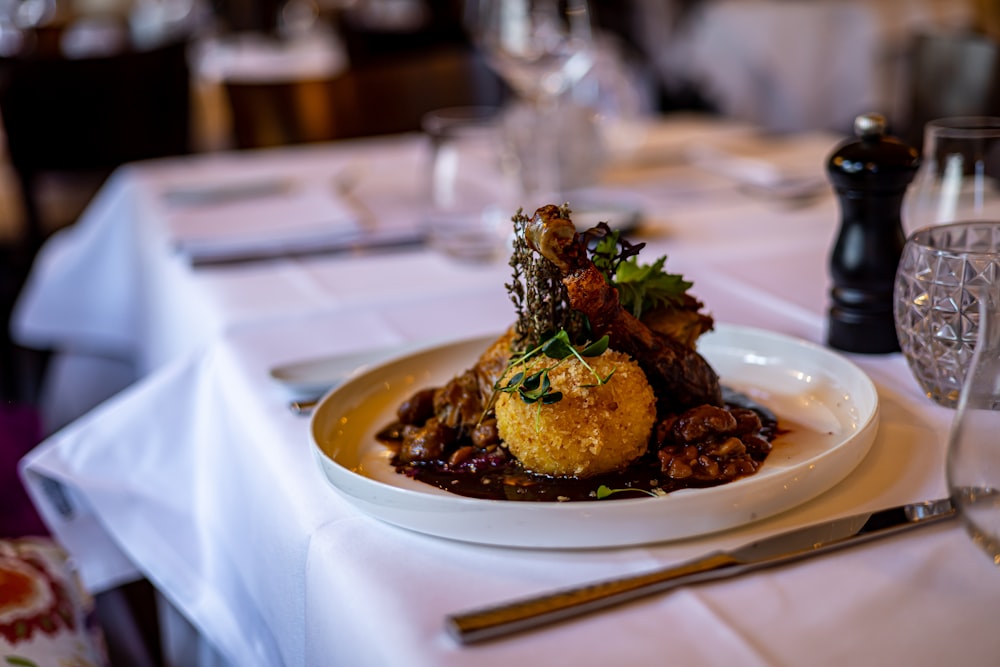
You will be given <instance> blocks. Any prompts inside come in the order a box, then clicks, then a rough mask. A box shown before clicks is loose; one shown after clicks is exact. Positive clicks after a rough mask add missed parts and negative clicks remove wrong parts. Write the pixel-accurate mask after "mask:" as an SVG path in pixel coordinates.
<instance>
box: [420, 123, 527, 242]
mask: <svg viewBox="0 0 1000 667" xmlns="http://www.w3.org/2000/svg"><path fill="white" fill-rule="evenodd" d="M498 120H499V117H498V111H497V109H494V108H491V107H451V108H445V109H438V110H435V111H431V112H428V113H427V114H426V115H425V116H424V117H423V129H424V132H425V133H426V135H427V137H428V139H429V145H430V158H429V165H428V171H427V173H428V181H427V207H426V210H425V213H424V221H425V224H426V228H427V234H428V239H429V242H430V244H431V246H432V247H434V248H436V249H438V250H440V251H442V252H443V253H445V254H446V255H448V256H450V257H454V258H457V259H463V260H472V261H479V260H485V259H491V258H494V257H496V256H498V255H499V254H500V253H501V251H502V249H503V247H504V243H505V240H506V238H507V236H508V235H509V232H510V218H511V216H512V215H513V214H514V212H515V210H516V208H511V207H512V206H513V204H512V197H511V195H510V190H511V188H510V186H509V179H508V178H507V174H506V172H505V171H504V169H503V166H502V156H501V152H502V151H501V143H500V136H499V126H498Z"/></svg>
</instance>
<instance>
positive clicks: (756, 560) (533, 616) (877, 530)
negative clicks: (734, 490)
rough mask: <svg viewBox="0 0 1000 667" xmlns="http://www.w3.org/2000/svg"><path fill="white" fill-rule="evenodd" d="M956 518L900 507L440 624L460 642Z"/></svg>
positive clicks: (938, 504)
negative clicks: (444, 624) (443, 624)
mask: <svg viewBox="0 0 1000 667" xmlns="http://www.w3.org/2000/svg"><path fill="white" fill-rule="evenodd" d="M954 516H955V509H954V507H953V506H952V504H951V501H950V500H949V499H940V500H931V501H926V502H920V503H912V504H908V505H901V506H898V507H892V508H888V509H883V510H879V511H876V512H866V513H863V514H856V515H853V516H848V517H844V518H841V519H834V520H833V521H827V522H823V523H818V524H814V525H810V526H806V527H804V528H798V529H796V530H791V531H788V532H785V533H781V534H778V535H775V536H772V537H766V538H764V539H761V540H756V541H754V542H750V543H749V544H746V545H743V546H741V547H738V548H736V549H732V550H730V551H716V552H712V553H709V554H708V555H706V556H702V557H701V558H697V559H695V560H691V561H687V562H684V563H681V564H679V565H674V566H671V567H667V568H662V569H659V570H654V571H652V572H647V573H643V574H636V575H631V576H627V577H623V578H620V579H611V580H607V581H603V582H597V583H592V584H587V585H583V586H579V587H575V588H567V589H563V590H560V591H556V592H554V593H548V594H543V595H540V596H537V597H529V598H524V599H521V600H515V601H513V602H509V603H504V604H500V605H496V606H491V607H487V608H484V609H478V610H473V611H468V612H462V613H458V614H454V615H451V616H448V617H447V619H446V628H447V630H448V632H449V634H451V635H452V636H453V637H454V638H455V639H457V640H458V641H459V642H460V643H462V644H473V643H476V642H479V641H483V640H487V639H495V638H498V637H502V636H505V635H509V634H513V633H515V632H520V631H523V630H529V629H534V628H538V627H541V626H543V625H547V624H549V623H554V622H556V621H562V620H566V619H569V618H573V617H576V616H582V615H583V614H587V613H590V612H593V611H598V610H600V609H605V608H607V607H611V606H614V605H618V604H621V603H624V602H629V601H631V600H636V599H639V598H641V597H645V596H648V595H651V594H653V593H659V592H663V591H668V590H671V589H673V588H678V587H680V586H685V585H691V584H700V583H704V582H708V581H717V580H720V579H726V578H729V577H734V576H736V575H739V574H744V573H747V572H754V571H757V570H762V569H765V568H770V567H776V566H778V565H784V564H787V563H792V562H795V561H798V560H802V559H804V558H808V557H810V556H817V555H820V554H824V553H829V552H831V551H835V550H837V549H842V548H844V547H848V546H852V545H855V544H863V543H866V542H870V541H872V540H875V539H879V538H882V537H887V536H889V535H895V534H897V533H901V532H904V531H907V530H909V529H911V528H917V527H919V526H927V525H931V524H933V523H937V522H939V521H943V520H946V519H950V518H952V517H954Z"/></svg>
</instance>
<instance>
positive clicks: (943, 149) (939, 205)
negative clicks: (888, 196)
mask: <svg viewBox="0 0 1000 667" xmlns="http://www.w3.org/2000/svg"><path fill="white" fill-rule="evenodd" d="M903 220H904V223H905V225H906V227H907V230H908V231H911V232H912V231H916V230H917V229H921V228H923V227H927V226H930V225H938V224H945V223H951V222H981V221H992V220H1000V118H993V117H988V116H969V117H958V118H942V119H939V120H934V121H931V122H930V123H928V124H927V126H926V127H925V129H924V146H923V152H922V156H921V165H920V169H919V170H918V171H917V176H916V178H915V179H914V181H913V185H912V186H911V188H910V191H909V192H908V193H907V197H906V201H905V203H904V208H903Z"/></svg>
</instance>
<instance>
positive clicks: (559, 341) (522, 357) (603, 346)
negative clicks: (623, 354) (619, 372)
mask: <svg viewBox="0 0 1000 667" xmlns="http://www.w3.org/2000/svg"><path fill="white" fill-rule="evenodd" d="M609 340H610V339H609V338H608V337H607V336H604V337H602V338H600V339H598V340H596V341H594V342H592V343H589V344H587V345H584V346H583V347H582V348H581V349H577V347H576V346H574V345H573V343H572V342H571V341H570V339H569V334H568V333H566V330H565V329H560V330H559V332H558V333H557V334H555V335H554V336H551V337H550V338H548V339H547V340H544V341H542V342H541V343H540V344H539V345H537V346H535V347H533V348H532V349H530V350H528V351H527V352H522V353H519V354H515V355H514V357H512V358H511V360H510V362H509V363H508V364H507V368H505V369H504V372H503V373H501V374H500V379H498V380H497V381H496V383H495V384H494V385H493V394H492V395H491V396H490V400H489V401H488V402H487V404H486V408H485V410H484V411H483V416H485V415H486V413H487V412H489V411H490V410H491V409H492V408H493V405H494V404H495V403H496V398H497V396H498V395H499V394H500V393H501V392H503V393H507V394H514V393H516V394H518V396H520V398H521V400H522V401H524V402H525V403H528V404H532V403H537V404H538V405H539V407H541V406H542V405H551V404H552V403H558V402H559V401H561V400H562V397H563V395H562V392H560V391H555V390H554V389H553V388H552V382H551V381H550V380H549V372H550V371H552V370H554V369H555V368H557V367H558V366H559V365H560V364H562V363H563V362H564V361H566V360H567V359H569V358H570V357H576V358H577V359H579V360H580V363H582V364H583V365H584V367H586V369H587V370H589V371H590V372H591V374H592V375H593V376H594V382H593V383H592V384H585V385H582V386H584V387H597V386H600V385H603V384H605V383H607V381H608V380H610V379H611V376H612V375H614V373H615V369H611V372H610V373H608V374H607V375H606V376H604V377H601V374H600V373H598V372H597V371H596V370H595V369H594V367H593V366H591V365H590V364H589V363H587V360H586V357H599V356H601V355H602V354H604V351H605V350H607V349H608V343H609ZM539 354H543V355H545V356H546V357H548V358H550V359H553V360H554V361H555V363H554V364H551V365H548V366H545V367H544V368H541V369H539V370H537V371H535V372H533V373H531V374H530V375H526V374H525V373H526V366H527V363H528V362H529V361H530V360H531V359H533V358H534V357H536V356H538V355H539ZM517 366H522V367H523V368H522V370H520V371H518V372H517V373H514V375H512V376H511V377H510V379H509V380H507V384H505V385H501V384H500V382H501V380H502V379H503V377H504V376H506V375H507V372H508V371H510V370H511V369H512V368H515V367H517Z"/></svg>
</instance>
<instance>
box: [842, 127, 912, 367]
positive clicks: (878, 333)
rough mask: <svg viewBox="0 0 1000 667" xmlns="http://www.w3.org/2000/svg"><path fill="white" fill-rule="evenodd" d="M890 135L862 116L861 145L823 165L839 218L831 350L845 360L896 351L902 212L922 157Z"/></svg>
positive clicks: (852, 143) (856, 142) (851, 143)
mask: <svg viewBox="0 0 1000 667" xmlns="http://www.w3.org/2000/svg"><path fill="white" fill-rule="evenodd" d="M885 128H886V120H885V117H884V116H882V115H880V114H875V113H868V114H862V115H860V116H858V117H857V118H856V119H855V120H854V133H855V135H857V139H852V140H848V141H846V142H844V143H843V144H841V145H840V146H839V147H838V148H837V149H836V150H835V151H834V153H833V154H832V155H831V156H830V158H829V160H828V161H827V165H826V170H827V174H828V177H829V179H830V182H831V183H832V184H833V187H834V191H835V192H836V194H837V199H838V201H839V204H840V216H841V222H840V232H839V235H838V237H837V241H836V243H835V245H834V247H833V251H832V253H831V255H830V275H831V277H832V279H833V288H832V289H831V291H830V296H831V299H832V305H831V307H830V310H829V316H828V320H827V343H828V344H829V345H830V347H834V348H837V349H839V350H844V351H846V352H861V353H867V354H882V353H888V352H897V351H899V341H898V340H897V339H896V325H895V321H894V319H893V313H892V292H893V284H894V282H895V278H896V266H897V265H898V264H899V258H900V255H901V254H902V252H903V245H904V244H905V243H906V236H905V234H904V233H903V225H902V221H901V219H900V210H901V208H902V204H903V195H904V194H905V193H906V188H907V186H908V185H909V184H910V182H911V181H912V180H913V177H914V176H915V175H916V171H917V167H918V166H919V163H920V154H919V153H918V152H917V150H916V149H915V148H913V147H912V146H907V145H906V144H903V143H902V142H900V141H899V140H898V139H896V138H894V137H890V136H886V134H885Z"/></svg>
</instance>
